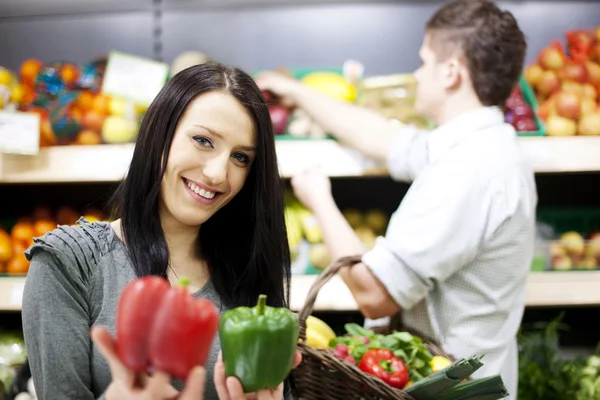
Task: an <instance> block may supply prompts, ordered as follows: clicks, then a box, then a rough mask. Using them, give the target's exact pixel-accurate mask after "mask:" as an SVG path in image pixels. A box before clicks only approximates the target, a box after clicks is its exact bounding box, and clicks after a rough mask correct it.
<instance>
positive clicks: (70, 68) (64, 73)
mask: <svg viewBox="0 0 600 400" xmlns="http://www.w3.org/2000/svg"><path fill="white" fill-rule="evenodd" d="M60 77H61V78H62V80H63V81H64V82H65V83H73V82H75V81H77V79H79V70H78V69H77V67H75V66H74V65H72V64H65V65H63V67H62V68H61V69H60Z"/></svg>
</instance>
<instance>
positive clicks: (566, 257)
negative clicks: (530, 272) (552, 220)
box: [550, 231, 600, 270]
mask: <svg viewBox="0 0 600 400" xmlns="http://www.w3.org/2000/svg"><path fill="white" fill-rule="evenodd" d="M550 267H551V268H552V269H555V270H571V269H597V268H598V267H600V232H593V233H591V234H590V235H589V236H588V240H586V239H585V238H584V237H583V235H581V234H580V233H579V232H575V231H569V232H565V233H563V234H562V235H561V236H560V238H559V239H558V240H555V241H552V242H550Z"/></svg>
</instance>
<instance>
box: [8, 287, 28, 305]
mask: <svg viewBox="0 0 600 400" xmlns="http://www.w3.org/2000/svg"><path fill="white" fill-rule="evenodd" d="M23 290H25V284H24V283H15V284H14V285H13V287H12V290H11V292H10V304H11V305H13V306H19V307H20V306H21V303H22V302H23Z"/></svg>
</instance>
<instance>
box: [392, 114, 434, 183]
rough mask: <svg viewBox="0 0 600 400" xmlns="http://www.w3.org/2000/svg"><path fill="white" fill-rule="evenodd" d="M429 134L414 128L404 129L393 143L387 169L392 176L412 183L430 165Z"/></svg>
mask: <svg viewBox="0 0 600 400" xmlns="http://www.w3.org/2000/svg"><path fill="white" fill-rule="evenodd" d="M428 137H429V132H427V131H422V130H419V129H417V128H416V127H413V126H408V127H405V128H402V129H400V130H399V131H398V133H397V134H396V137H395V138H394V141H393V142H392V148H391V150H390V153H389V155H388V160H387V168H388V171H389V174H390V176H391V177H392V178H393V179H395V180H397V181H402V182H412V181H414V180H415V179H416V178H417V176H418V175H419V174H420V173H421V171H422V170H423V168H425V167H426V166H427V163H428V148H427V138H428Z"/></svg>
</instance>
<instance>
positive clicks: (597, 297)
mask: <svg viewBox="0 0 600 400" xmlns="http://www.w3.org/2000/svg"><path fill="white" fill-rule="evenodd" d="M316 277H317V276H316V275H295V276H293V278H292V288H291V293H290V294H291V300H290V302H291V308H292V309H293V310H296V311H298V310H300V308H302V306H303V305H304V301H305V300H306V296H307V294H308V292H309V290H310V288H311V286H312V284H313V283H314V281H315V279H316ZM24 285H25V278H24V277H14V278H13V277H0V311H19V310H20V309H21V298H22V295H23V288H24ZM599 287H600V271H590V272H581V271H573V272H562V271H561V272H559V271H557V272H534V273H531V275H530V276H529V280H528V282H527V298H526V304H527V306H528V307H540V306H554V307H568V306H598V305H600V290H598V288H599ZM357 309H358V308H357V306H356V302H355V301H354V298H353V297H352V294H351V293H350V291H349V290H348V288H347V287H346V285H345V284H344V282H342V280H341V279H340V278H339V277H334V278H333V279H331V281H329V282H328V283H327V284H326V285H325V286H324V287H323V288H322V289H321V291H320V292H319V296H318V297H317V301H316V303H315V307H314V310H315V311H357Z"/></svg>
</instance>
